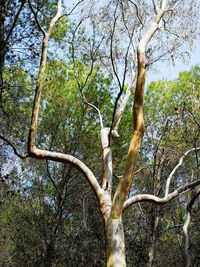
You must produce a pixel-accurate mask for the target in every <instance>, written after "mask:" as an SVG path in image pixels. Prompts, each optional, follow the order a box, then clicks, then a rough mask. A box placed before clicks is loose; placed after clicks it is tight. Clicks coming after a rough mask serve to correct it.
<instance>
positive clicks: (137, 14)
mask: <svg viewBox="0 0 200 267" xmlns="http://www.w3.org/2000/svg"><path fill="white" fill-rule="evenodd" d="M128 1H129V2H130V3H131V4H133V5H134V7H135V10H136V16H137V18H138V20H139V22H140V23H141V25H142V26H143V22H142V20H141V18H140V16H139V10H138V6H137V4H136V3H134V2H133V1H132V0H128Z"/></svg>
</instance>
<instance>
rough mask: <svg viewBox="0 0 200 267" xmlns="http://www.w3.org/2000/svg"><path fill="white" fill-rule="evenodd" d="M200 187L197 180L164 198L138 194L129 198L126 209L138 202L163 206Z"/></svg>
mask: <svg viewBox="0 0 200 267" xmlns="http://www.w3.org/2000/svg"><path fill="white" fill-rule="evenodd" d="M199 185H200V180H197V181H195V182H192V183H189V184H186V185H184V186H182V187H179V188H177V189H176V190H174V191H173V192H172V193H170V194H168V195H167V196H164V197H162V198H160V197H157V196H154V195H151V194H138V195H136V196H132V197H130V198H128V199H127V200H126V201H125V203H124V209H126V208H128V207H130V206H131V205H133V204H135V203H138V202H149V203H153V204H157V205H163V204H166V203H168V202H169V201H170V200H172V199H174V198H175V197H177V196H178V195H180V194H183V193H186V192H188V191H189V190H190V189H193V188H195V187H197V186H199Z"/></svg>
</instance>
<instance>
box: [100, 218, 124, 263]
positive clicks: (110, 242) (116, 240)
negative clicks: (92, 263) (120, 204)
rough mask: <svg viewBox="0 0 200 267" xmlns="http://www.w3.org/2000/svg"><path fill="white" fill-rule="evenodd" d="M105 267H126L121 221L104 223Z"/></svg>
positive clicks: (109, 220)
mask: <svg viewBox="0 0 200 267" xmlns="http://www.w3.org/2000/svg"><path fill="white" fill-rule="evenodd" d="M105 238H106V267H126V257H125V240H124V231H123V224H122V219H121V218H118V219H112V218H109V219H108V220H107V221H106V222H105Z"/></svg>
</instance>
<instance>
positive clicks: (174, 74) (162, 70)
mask: <svg viewBox="0 0 200 267" xmlns="http://www.w3.org/2000/svg"><path fill="white" fill-rule="evenodd" d="M197 64H198V65H200V37H199V39H198V40H196V41H195V43H194V48H193V49H192V50H191V57H190V59H189V60H188V61H186V62H182V61H181V60H177V61H175V62H174V65H173V64H172V63H171V64H170V63H169V62H168V63H159V64H158V66H157V68H156V71H149V73H148V74H147V84H148V83H149V82H151V81H155V80H173V79H176V78H178V74H179V72H182V71H189V70H190V68H191V67H192V66H194V65H197Z"/></svg>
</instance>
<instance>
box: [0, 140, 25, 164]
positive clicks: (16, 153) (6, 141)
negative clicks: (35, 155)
mask: <svg viewBox="0 0 200 267" xmlns="http://www.w3.org/2000/svg"><path fill="white" fill-rule="evenodd" d="M0 138H1V139H2V140H3V141H4V142H5V143H6V144H7V145H9V146H10V147H11V148H12V149H13V152H14V153H15V155H16V156H18V157H19V158H20V159H25V158H27V157H28V154H27V153H19V152H18V151H17V149H16V147H15V146H14V145H13V144H12V143H11V142H10V141H9V140H8V139H6V138H5V137H4V136H2V135H0Z"/></svg>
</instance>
